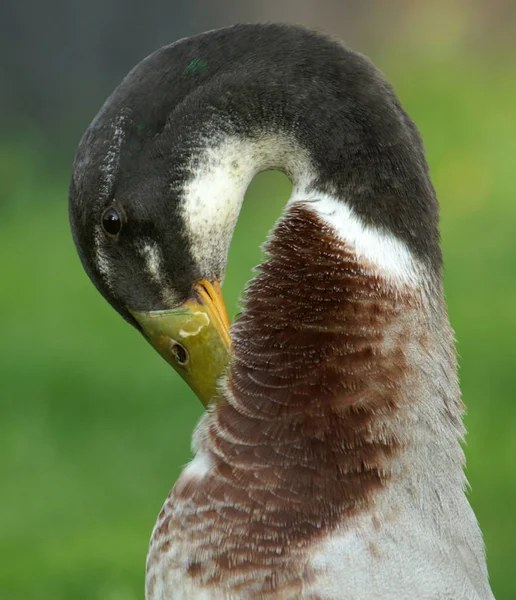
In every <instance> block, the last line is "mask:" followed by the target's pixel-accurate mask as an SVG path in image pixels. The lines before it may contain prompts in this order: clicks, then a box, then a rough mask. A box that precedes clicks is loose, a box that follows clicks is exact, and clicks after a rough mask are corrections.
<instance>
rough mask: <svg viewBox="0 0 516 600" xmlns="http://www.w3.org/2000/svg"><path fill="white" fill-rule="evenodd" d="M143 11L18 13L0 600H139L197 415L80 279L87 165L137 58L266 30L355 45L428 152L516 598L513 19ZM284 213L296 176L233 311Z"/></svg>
mask: <svg viewBox="0 0 516 600" xmlns="http://www.w3.org/2000/svg"><path fill="white" fill-rule="evenodd" d="M129 4H132V5H133V7H132V8H133V9H134V10H132V9H131V10H129V9H128V8H127V5H122V4H121V3H117V2H115V1H114V0H109V1H108V0H106V2H104V3H100V2H97V1H93V0H92V1H91V2H90V3H89V5H88V7H86V6H85V5H83V4H80V3H79V2H69V3H68V4H66V5H65V3H60V2H58V1H57V0H56V1H52V2H47V3H45V6H46V10H45V11H43V10H42V9H41V7H40V9H38V6H39V5H38V4H37V3H36V2H35V1H34V2H31V1H30V0H24V1H23V2H21V3H18V4H16V5H15V4H14V3H11V4H9V6H7V5H5V6H4V5H3V7H2V9H1V10H2V11H3V13H0V24H1V25H2V26H3V27H4V30H3V34H5V35H2V36H0V39H1V41H0V51H1V55H2V58H1V59H0V67H1V70H0V74H1V77H2V80H1V81H2V85H3V91H1V92H0V123H1V124H2V131H3V133H2V137H1V139H0V282H1V284H0V290H1V293H0V331H1V339H2V343H1V345H0V481H1V493H0V598H2V600H26V599H31V600H32V599H33V600H36V599H37V600H39V599H53V600H64V599H78V600H79V599H106V600H132V599H138V598H142V597H143V578H144V562H145V555H146V551H147V542H148V538H149V536H150V533H151V530H152V527H153V524H154V520H155V517H156V515H157V514H158V512H159V510H160V507H161V504H162V502H163V500H164V498H165V496H166V495H167V493H168V491H169V489H170V488H171V486H172V485H173V483H174V481H175V479H176V477H177V475H178V473H179V472H180V469H181V467H182V465H184V464H185V462H187V461H188V460H189V456H190V453H189V444H190V437H191V432H192V429H193V428H194V426H195V424H196V422H197V420H198V418H199V416H200V415H201V406H200V403H199V402H198V401H197V400H196V398H194V397H193V395H192V393H191V392H190V391H189V390H188V389H187V388H186V386H185V385H184V384H183V383H182V381H180V380H179V378H178V377H177V376H176V375H175V373H174V372H173V371H172V370H171V369H170V368H169V367H168V366H167V365H166V364H165V363H164V362H163V361H162V360H161V359H160V358H159V357H158V356H157V354H155V353H154V351H153V350H152V349H151V348H150V347H149V346H147V344H146V343H145V342H144V340H143V339H142V338H140V337H139V335H138V334H137V333H135V332H134V331H132V330H131V328H130V327H129V326H128V325H127V324H126V323H124V322H123V321H122V319H120V317H119V316H118V315H117V314H115V312H114V311H113V310H112V309H111V308H110V307H109V306H108V305H107V303H106V302H105V301H104V300H103V299H102V298H101V297H100V295H99V294H98V293H97V291H96V290H95V289H94V288H93V286H92V285H91V283H90V282H89V280H88V279H87V277H86V275H85V274H84V273H83V270H82V267H81V265H80V263H79V260H78V258H77V256H76V253H75V249H74V247H73V243H72V240H71V237H70V233H69V228H68V220H67V187H68V179H69V174H70V169H71V163H72V160H73V153H74V150H75V147H76V145H77V143H78V141H79V139H80V136H81V135H82V132H83V130H84V129H85V127H86V126H87V124H88V122H89V121H90V120H91V119H92V118H93V116H94V115H95V113H96V112H97V110H98V108H99V106H100V104H101V102H102V101H103V99H104V98H105V97H106V96H107V95H108V94H109V93H110V91H111V90H112V89H113V87H114V86H115V85H116V83H117V82H118V81H119V80H120V79H121V77H122V76H123V75H124V74H125V73H126V72H127V71H128V70H129V68H130V67H131V66H132V65H133V64H134V63H135V62H136V61H138V60H139V59H140V58H142V57H143V56H145V55H146V54H147V53H149V52H150V51H152V50H153V49H155V48H157V47H159V46H160V45H162V44H164V43H167V42H169V41H172V40H174V39H176V38H178V37H182V36H184V35H190V34H192V33H195V32H197V31H200V30H203V29H207V28H211V27H215V26H220V25H224V24H229V23H231V22H235V21H253V20H254V21H264V20H287V21H290V22H301V23H305V24H307V25H314V26H319V27H322V28H324V29H326V30H328V31H330V32H332V33H335V34H337V35H339V37H341V38H343V39H347V40H348V41H351V43H352V45H353V46H354V47H355V48H357V49H359V50H361V51H363V52H365V53H367V54H369V55H370V56H371V57H372V58H373V60H374V61H375V62H376V64H377V65H378V66H379V67H380V68H381V69H382V70H383V71H384V72H385V73H386V75H387V77H388V79H389V80H390V81H391V82H393V83H394V85H395V87H396V90H397V92H398V94H399V96H400V98H401V101H402V102H403V104H404V105H405V107H406V109H407V110H408V112H409V113H410V114H411V116H412V117H413V118H414V120H415V121H416V123H417V124H418V125H419V127H420V129H421V131H422V133H423V137H424V140H425V144H426V148H427V152H428V158H429V162H430V166H431V171H432V176H433V181H434V184H435V186H436V188H437V192H438V196H439V199H440V202H441V216H442V245H443V250H444V256H445V287H446V295H447V300H448V304H449V309H450V316H451V321H452V324H453V326H454V328H455V330H456V334H457V340H458V351H459V354H460V365H461V370H460V375H461V382H462V390H463V394H464V399H465V401H466V404H467V406H468V414H467V416H466V422H467V427H468V430H469V435H468V439H467V444H466V447H465V450H466V454H467V460H468V465H467V474H468V478H469V481H470V483H471V487H472V491H471V494H470V499H471V503H472V504H473V507H474V509H475V511H476V513H477V516H478V518H479V521H480V524H481V526H482V529H483V531H484V535H485V540H486V545H487V552H488V563H489V570H490V574H491V581H492V586H493V590H494V592H495V595H496V596H497V598H499V599H500V598H501V599H513V598H516V586H515V585H514V583H513V578H514V576H513V571H512V569H513V564H514V560H515V558H516V528H515V512H516V510H515V509H516V502H515V497H516V477H515V465H516V435H515V434H514V430H515V424H516V402H514V400H513V398H514V389H515V388H516V350H515V343H514V340H515V338H516V310H515V306H516V277H515V274H516V234H515V232H516V202H515V196H516V176H515V174H516V169H515V160H516V69H515V66H516V65H515V49H514V46H513V43H514V42H513V39H512V35H511V34H510V31H511V30H514V26H515V24H516V20H515V19H514V14H513V13H514V11H512V8H511V7H512V5H513V3H511V2H503V1H500V2H495V3H487V2H469V3H467V2H461V1H456V2H435V3H432V4H431V6H430V7H429V5H430V3H424V2H402V1H401V0H400V1H398V2H393V3H392V4H390V6H389V8H388V9H386V8H385V4H382V3H381V2H369V3H367V2H366V3H363V4H362V5H361V7H362V8H359V7H358V4H359V3H352V2H340V3H338V2H334V1H331V0H326V1H321V0H319V1H318V2H311V1H308V0H305V1H303V2H299V3H294V2H285V3H283V4H282V3H281V2H280V3H278V2H263V3H262V4H261V5H260V7H259V8H257V7H256V6H251V5H249V10H248V12H245V11H246V9H245V8H242V4H241V3H236V2H218V3H217V2H215V3H213V2H211V3H210V2H208V1H205V2H203V1H201V0H198V1H196V2H191V3H181V2H175V3H174V2H169V3H167V4H166V3H164V2H155V3H153V2H150V3H145V7H144V6H143V3H139V2H129ZM214 4H215V5H216V7H217V9H216V10H215V9H214ZM70 5H73V7H74V10H75V11H76V12H73V10H72V9H70ZM65 6H68V8H65ZM124 6H125V8H124ZM364 6H366V7H367V8H364ZM52 11H54V12H52ZM81 11H82V12H81ZM382 11H383V12H382ZM106 19H107V21H106ZM511 28H512V29H511ZM508 32H509V33H508ZM38 36H39V37H38ZM42 41H43V42H42ZM288 195H289V182H288V181H287V180H286V178H285V177H284V176H282V175H280V174H278V173H267V174H262V175H259V176H258V177H257V178H256V179H255V180H254V181H253V183H252V185H251V188H250V190H249V191H248V195H247V201H246V202H245V204H244V208H243V212H242V217H241V220H240V222H239V224H238V227H237V230H236V233H235V237H234V243H233V246H232V249H231V254H230V259H229V269H228V276H227V280H226V283H225V286H224V290H225V294H226V297H227V299H228V305H229V310H230V312H231V313H232V314H235V312H236V310H237V298H238V296H239V294H240V292H241V290H242V288H243V286H244V284H245V282H246V281H247V280H248V279H249V277H250V276H251V268H252V267H253V266H254V265H256V264H257V263H258V262H259V261H260V250H259V246H260V244H261V242H262V241H263V240H264V238H265V236H266V233H267V231H268V230H269V229H270V228H271V226H272V224H273V223H274V221H275V219H276V218H277V216H278V215H279V213H280V211H281V208H282V206H283V204H284V203H285V201H286V199H287V198H288ZM415 600H416V599H415Z"/></svg>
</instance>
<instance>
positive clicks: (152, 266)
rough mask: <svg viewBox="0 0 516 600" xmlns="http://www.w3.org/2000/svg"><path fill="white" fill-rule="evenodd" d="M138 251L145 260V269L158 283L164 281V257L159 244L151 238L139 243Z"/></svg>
mask: <svg viewBox="0 0 516 600" xmlns="http://www.w3.org/2000/svg"><path fill="white" fill-rule="evenodd" d="M138 251H139V253H140V255H141V256H142V257H143V259H144V261H145V270H146V271H147V273H148V274H149V275H150V276H151V279H152V280H153V281H155V282H156V283H162V282H163V280H164V275H163V257H162V254H161V250H160V248H159V246H158V244H156V242H153V241H151V240H145V241H144V242H142V243H141V244H140V245H139V247H138Z"/></svg>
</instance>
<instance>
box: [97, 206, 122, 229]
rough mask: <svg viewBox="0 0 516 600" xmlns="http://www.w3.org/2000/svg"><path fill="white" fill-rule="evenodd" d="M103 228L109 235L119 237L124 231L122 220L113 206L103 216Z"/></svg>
mask: <svg viewBox="0 0 516 600" xmlns="http://www.w3.org/2000/svg"><path fill="white" fill-rule="evenodd" d="M102 227H103V228H104V231H105V232H106V233H107V234H108V235H118V234H119V233H120V230H121V229H122V219H121V217H120V215H119V214H118V212H117V211H116V210H115V209H114V208H113V207H112V206H110V207H109V208H108V209H106V210H105V211H104V214H103V215H102Z"/></svg>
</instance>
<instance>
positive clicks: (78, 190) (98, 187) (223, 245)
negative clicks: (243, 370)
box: [69, 84, 230, 405]
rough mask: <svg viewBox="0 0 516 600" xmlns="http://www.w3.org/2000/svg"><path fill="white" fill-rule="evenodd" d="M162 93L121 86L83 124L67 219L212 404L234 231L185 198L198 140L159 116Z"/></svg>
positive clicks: (221, 356) (104, 279)
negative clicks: (150, 95)
mask: <svg viewBox="0 0 516 600" xmlns="http://www.w3.org/2000/svg"><path fill="white" fill-rule="evenodd" d="M121 87H122V88H123V87H124V84H122V86H121ZM147 87H148V86H147ZM151 87H152V85H151ZM149 91H151V90H149ZM157 96H158V98H157V101H158V103H157V104H152V105H150V104H149V103H147V105H146V107H145V106H144V104H145V103H144V102H143V100H142V98H141V97H140V87H139V86H138V85H131V84H129V85H126V88H125V89H122V90H120V88H119V90H117V91H116V92H115V93H114V94H113V95H112V97H111V98H110V99H109V100H108V102H107V103H106V105H105V106H104V107H103V108H102V110H101V111H100V113H99V115H98V116H97V117H96V119H95V120H94V121H93V123H92V124H91V126H90V127H89V129H88V130H87V131H86V133H85V135H84V137H83V139H82V141H81V143H80V145H79V149H78V152H77V155H76V159H75V163H74V167H73V174H72V181H71V185H70V193H69V213H70V222H71V228H72V233H73V237H74V241H75V243H76V246H77V249H78V253H79V256H80V258H81V261H82V263H83V266H84V268H85V270H86V272H87V273H88V275H89V277H90V278H91V280H92V281H93V283H94V284H95V286H96V287H97V289H98V290H99V291H100V292H101V293H102V294H103V296H104V297H105V298H106V299H107V300H108V302H109V303H110V304H111V305H112V306H113V307H114V308H115V309H116V310H117V311H118V312H119V313H120V314H121V315H122V317H124V319H126V320H127V321H128V322H129V323H131V324H132V325H133V326H135V327H136V328H137V329H138V330H139V331H140V332H141V333H142V334H143V335H144V336H145V338H146V339H147V340H148V341H149V342H150V343H151V344H152V346H153V347H154V348H155V349H156V350H157V351H158V352H159V354H160V355H161V356H162V357H163V358H165V360H167V362H169V363H170V364H171V365H172V366H173V367H174V368H175V369H176V371H178V373H179V374H180V375H181V376H182V377H183V378H184V379H185V380H186V382H187V383H188V384H189V385H190V387H191V388H192V389H193V391H194V392H195V393H196V394H197V396H198V397H199V398H200V400H201V401H202V402H203V404H204V405H207V404H208V402H209V401H210V399H211V398H212V397H213V395H214V394H215V391H216V384H217V380H218V378H219V377H220V375H221V374H222V373H223V371H224V367H225V366H226V364H227V362H228V359H229V346H230V338H229V319H228V316H227V312H226V307H225V304H224V300H223V298H222V293H221V281H222V279H223V277H224V269H225V263H226V255H227V246H228V245H229V239H226V238H227V234H226V233H225V232H224V231H221V230H220V228H218V227H217V225H216V223H215V224H214V221H215V220H214V219H213V220H211V221H210V220H205V219H204V218H203V206H201V205H199V206H196V207H195V206H192V203H191V202H189V203H188V202H187V200H186V199H185V196H184V194H183V191H184V189H185V186H186V183H187V180H188V177H189V175H188V165H189V164H191V162H192V160H194V159H195V148H194V147H193V144H191V143H190V144H188V143H186V142H185V141H181V140H180V139H178V138H179V137H180V136H178V135H177V134H176V133H175V132H174V128H173V126H172V124H171V123H168V124H164V122H163V120H162V119H161V117H160V114H161V113H160V111H163V114H165V115H168V114H169V112H170V110H171V109H170V106H168V102H170V101H171V98H170V96H173V94H171V95H169V96H167V98H166V102H165V99H163V103H162V105H161V106H160V105H159V93H158V94H157ZM172 100H173V98H172ZM153 111H157V112H158V114H156V113H155V112H153ZM190 142H191V139H190ZM189 146H190V147H191V148H192V150H191V152H190V153H189V152H188V148H189ZM164 149H166V151H165V150H164ZM187 204H188V206H186V205H187ZM192 219H193V220H194V221H196V223H197V225H198V226H197V227H196V228H195V227H194V230H195V231H194V232H193V230H192V227H191V226H190V222H191V221H192ZM205 221H206V222H205ZM219 221H220V219H219V220H218V221H217V222H219ZM222 221H224V219H222ZM193 237H196V240H194V239H193ZM203 249H204V250H203Z"/></svg>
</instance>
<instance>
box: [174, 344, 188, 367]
mask: <svg viewBox="0 0 516 600" xmlns="http://www.w3.org/2000/svg"><path fill="white" fill-rule="evenodd" d="M169 347H170V352H171V353H172V356H173V357H174V359H175V360H176V362H177V363H178V364H180V365H182V366H185V365H186V364H188V352H187V351H186V349H185V348H184V347H183V346H181V344H178V343H177V342H176V341H174V340H171V341H170V346H169Z"/></svg>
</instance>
